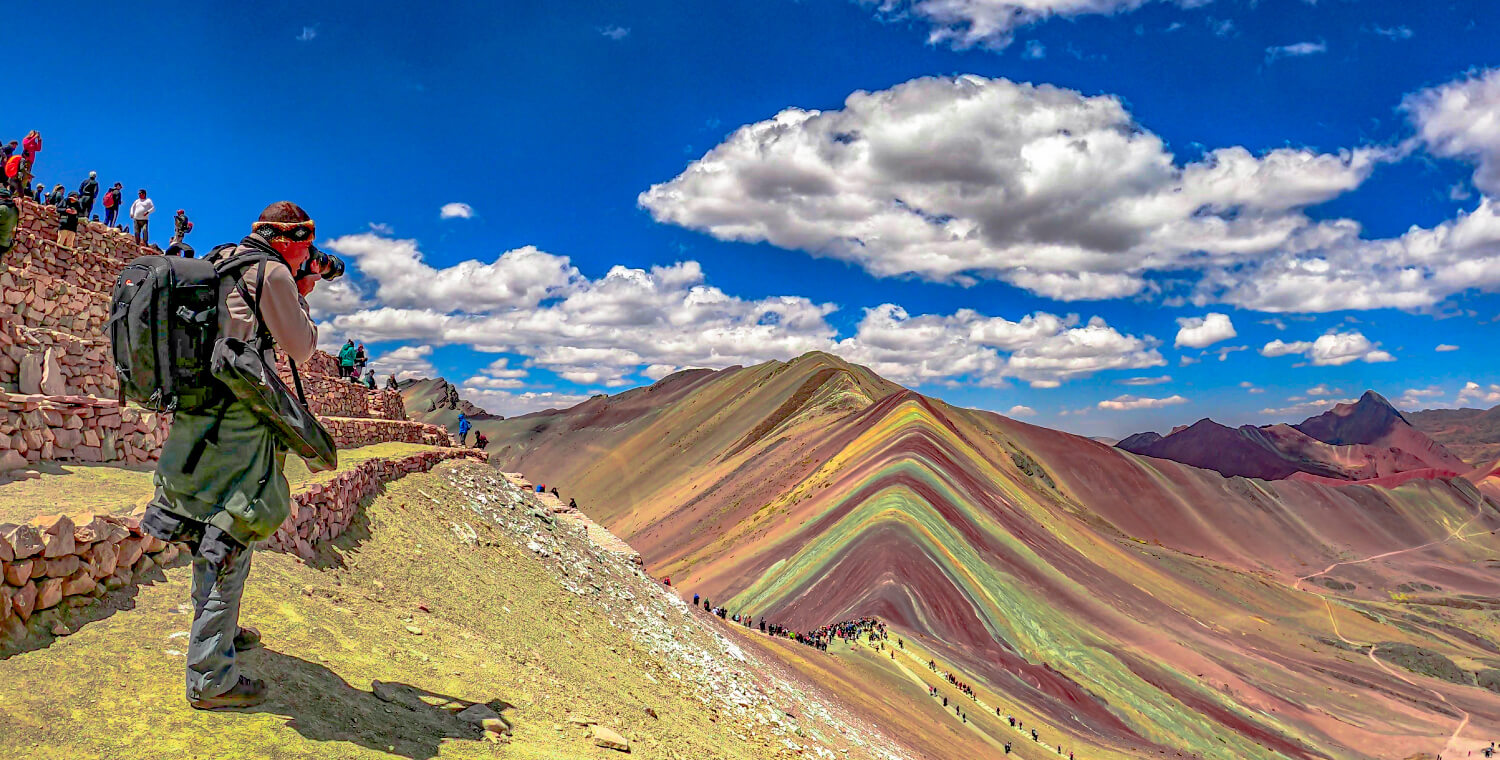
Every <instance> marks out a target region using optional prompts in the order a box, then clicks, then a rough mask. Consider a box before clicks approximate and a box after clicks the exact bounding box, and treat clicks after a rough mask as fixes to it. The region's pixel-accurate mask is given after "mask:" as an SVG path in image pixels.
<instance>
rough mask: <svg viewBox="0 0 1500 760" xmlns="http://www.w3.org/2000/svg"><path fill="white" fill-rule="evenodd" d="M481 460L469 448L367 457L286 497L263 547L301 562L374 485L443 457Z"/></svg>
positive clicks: (343, 525) (343, 524)
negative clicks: (288, 509) (287, 506)
mask: <svg viewBox="0 0 1500 760" xmlns="http://www.w3.org/2000/svg"><path fill="white" fill-rule="evenodd" d="M455 458H469V459H477V460H479V461H484V459H485V457H484V453H483V452H480V451H474V450H472V449H444V450H437V451H424V452H421V453H420V454H412V455H411V456H407V457H403V458H401V459H371V460H367V461H365V462H361V463H360V464H359V466H358V467H355V468H354V469H352V470H349V471H347V472H343V473H340V474H339V475H338V476H337V477H335V478H333V479H332V480H329V481H327V482H323V483H314V484H313V485H311V486H308V488H307V490H306V491H303V492H301V493H297V494H293V495H292V513H291V515H290V516H288V517H287V519H286V521H285V522H283V523H282V524H281V527H280V528H277V529H276V533H275V534H273V535H272V536H271V538H270V539H268V540H267V541H266V546H267V547H268V548H270V549H273V550H277V551H285V552H290V553H292V554H295V555H297V556H298V557H301V558H302V559H304V560H309V559H312V558H313V556H314V555H315V554H316V551H317V545H318V542H319V541H322V540H325V539H328V540H331V539H334V538H338V537H339V535H341V534H342V533H343V532H344V531H345V530H347V529H348V527H349V525H350V523H351V522H353V520H354V513H355V511H356V510H357V509H358V507H359V503H360V502H361V501H363V500H365V499H366V498H367V497H370V496H373V495H375V493H376V492H377V491H379V490H380V487H381V486H382V485H384V484H386V483H389V482H390V481H392V480H395V479H396V478H399V477H401V476H403V475H407V474H409V473H413V472H427V471H428V470H430V469H432V468H433V467H434V466H436V465H437V463H438V462H441V461H443V460H445V459H455Z"/></svg>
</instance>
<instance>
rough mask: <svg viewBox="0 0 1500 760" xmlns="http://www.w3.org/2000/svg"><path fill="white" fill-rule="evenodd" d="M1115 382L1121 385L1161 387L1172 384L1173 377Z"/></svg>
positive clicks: (1132, 378) (1128, 379)
mask: <svg viewBox="0 0 1500 760" xmlns="http://www.w3.org/2000/svg"><path fill="white" fill-rule="evenodd" d="M1115 382H1116V383H1119V384H1120V385H1161V384H1162V383H1170V382H1172V376H1171V375H1162V376H1161V377H1127V378H1124V379H1122V380H1116V381H1115Z"/></svg>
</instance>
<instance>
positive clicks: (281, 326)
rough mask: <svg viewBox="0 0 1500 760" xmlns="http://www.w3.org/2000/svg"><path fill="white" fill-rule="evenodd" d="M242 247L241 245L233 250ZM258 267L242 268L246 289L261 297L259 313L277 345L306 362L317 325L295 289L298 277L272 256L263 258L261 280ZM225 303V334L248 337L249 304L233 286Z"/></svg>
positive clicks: (314, 346) (315, 339) (251, 323)
mask: <svg viewBox="0 0 1500 760" xmlns="http://www.w3.org/2000/svg"><path fill="white" fill-rule="evenodd" d="M244 250H245V248H244V246H241V247H240V250H239V251H236V253H240V252H243V251H244ZM259 268H260V267H259V265H256V266H251V267H246V268H245V270H244V280H243V282H244V283H245V290H247V291H248V292H249V293H250V297H251V298H257V297H258V298H259V299H260V315H261V317H262V318H263V319H265V321H266V329H267V330H269V331H270V332H271V337H272V338H274V339H275V340H276V345H277V347H279V348H280V349H281V350H282V351H284V352H286V355H287V356H290V357H291V358H292V360H293V361H296V362H299V363H303V364H305V363H306V362H307V360H308V359H311V358H312V355H313V351H314V350H315V349H317V347H318V326H317V325H316V324H314V323H313V321H312V317H311V316H310V315H309V314H308V310H307V301H306V300H304V299H303V298H302V294H301V293H299V292H297V281H296V280H295V279H293V278H292V270H290V269H288V268H287V267H286V265H284V264H282V263H281V262H279V261H275V260H272V261H268V262H266V269H265V283H264V284H262V283H261V282H259V281H257V279H256V272H257V270H259ZM257 293H259V294H260V295H259V296H257V295H256V294H257ZM226 305H227V306H228V307H229V323H228V324H227V325H225V327H224V335H225V337H229V338H238V339H240V340H244V341H248V340H250V338H251V337H253V333H254V330H255V317H254V314H253V312H252V311H251V309H250V304H248V303H246V302H245V299H244V298H243V297H242V296H241V295H240V292H239V290H238V289H235V290H232V291H230V293H229V297H228V298H227V299H226Z"/></svg>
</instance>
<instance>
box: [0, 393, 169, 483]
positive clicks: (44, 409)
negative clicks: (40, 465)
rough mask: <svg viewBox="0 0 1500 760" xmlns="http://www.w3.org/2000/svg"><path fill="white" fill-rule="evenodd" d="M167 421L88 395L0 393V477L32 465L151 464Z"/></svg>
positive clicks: (160, 442)
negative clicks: (74, 463) (58, 462)
mask: <svg viewBox="0 0 1500 760" xmlns="http://www.w3.org/2000/svg"><path fill="white" fill-rule="evenodd" d="M171 425H172V422H171V417H170V415H166V414H158V413H156V412H149V411H145V410H142V409H135V408H131V407H125V408H121V406H120V404H119V402H118V401H115V400H114V399H102V398H96V397H91V396H43V395H39V394H27V395H23V394H15V393H4V392H0V472H6V471H9V470H14V469H19V468H21V467H25V466H26V465H28V464H34V463H36V462H43V461H46V462H53V461H61V462H115V463H121V464H142V463H146V462H153V461H155V460H156V459H157V457H158V456H159V454H160V452H161V445H162V443H163V442H165V441H166V440H167V433H168V431H169V430H171Z"/></svg>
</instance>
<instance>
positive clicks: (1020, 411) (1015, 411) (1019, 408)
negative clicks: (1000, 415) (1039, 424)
mask: <svg viewBox="0 0 1500 760" xmlns="http://www.w3.org/2000/svg"><path fill="white" fill-rule="evenodd" d="M1005 416H1007V417H1035V416H1036V410H1035V409H1032V408H1031V407H1029V406H1024V405H1022V404H1016V405H1015V406H1013V407H1011V408H1009V409H1006V410H1005Z"/></svg>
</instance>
